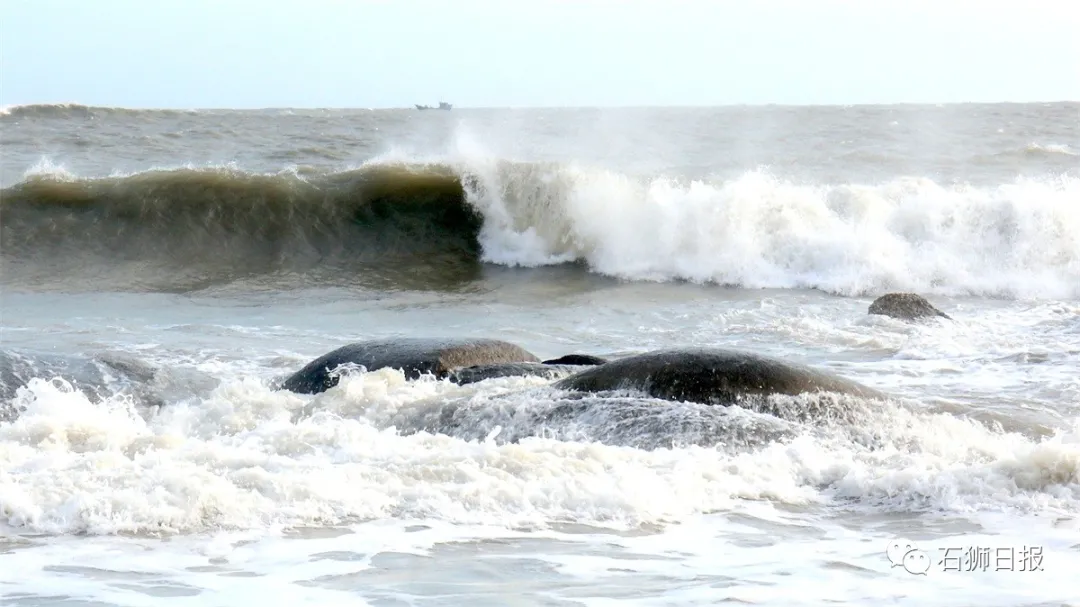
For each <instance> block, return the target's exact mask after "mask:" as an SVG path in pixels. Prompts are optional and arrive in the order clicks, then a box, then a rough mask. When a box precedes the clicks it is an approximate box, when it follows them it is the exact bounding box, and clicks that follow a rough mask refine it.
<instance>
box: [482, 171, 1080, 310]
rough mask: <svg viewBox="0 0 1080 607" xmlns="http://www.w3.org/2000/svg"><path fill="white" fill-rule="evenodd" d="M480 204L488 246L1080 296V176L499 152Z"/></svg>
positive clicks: (707, 268)
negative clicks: (619, 162) (984, 180)
mask: <svg viewBox="0 0 1080 607" xmlns="http://www.w3.org/2000/svg"><path fill="white" fill-rule="evenodd" d="M463 170H464V171H475V172H476V173H478V174H479V175H480V176H481V181H480V186H479V187H478V188H477V190H476V191H474V192H473V193H472V201H473V203H474V204H475V205H476V206H477V207H478V208H479V209H481V211H482V212H483V213H484V216H485V226H484V232H483V234H482V238H481V240H482V243H483V245H484V252H485V259H486V260H488V261H491V262H494V263H501V264H507V265H523V266H535V265H543V264H551V263H561V262H565V261H568V260H584V261H586V262H587V263H588V264H589V267H590V268H591V269H592V270H594V271H596V272H601V273H604V274H608V275H611V276H617V277H621V278H627V279H635V280H660V281H663V280H689V281H696V282H713V283H721V284H731V285H738V286H743V287H750V288H817V289H822V290H825V291H829V292H833V293H837V294H843V295H856V294H867V293H878V292H882V291H887V290H913V291H918V292H922V293H937V294H947V295H965V294H968V295H989V296H1007V297H1033V298H1072V297H1077V296H1080V180H1078V179H1075V178H1071V177H1067V176H1061V177H1058V178H1053V179H1051V178H1047V179H1043V180H1033V179H1019V180H1017V181H1015V182H1013V183H1007V184H1002V185H1000V186H998V187H994V188H977V187H970V186H943V185H940V184H937V183H934V182H933V181H931V180H929V179H923V178H910V179H901V180H896V181H891V182H888V183H884V184H878V185H858V184H840V185H820V186H809V185H799V184H794V183H791V182H788V181H785V180H783V179H779V178H776V177H773V176H771V175H769V174H768V173H767V172H763V171H758V172H751V173H747V174H745V175H743V176H742V177H740V178H738V179H735V180H733V181H727V182H709V181H694V182H690V183H683V182H679V181H676V180H672V179H667V178H657V179H652V180H639V179H634V178H631V177H628V176H625V175H621V174H618V173H613V172H608V171H599V170H591V169H582V168H576V167H572V166H543V165H515V164H501V163H500V164H496V165H486V166H483V167H480V168H475V167H473V166H471V165H468V164H466V165H465V167H464V168H463Z"/></svg>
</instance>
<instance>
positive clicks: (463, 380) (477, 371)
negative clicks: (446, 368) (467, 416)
mask: <svg viewBox="0 0 1080 607" xmlns="http://www.w3.org/2000/svg"><path fill="white" fill-rule="evenodd" d="M580 370H581V366H580V365H550V364H548V363H546V362H544V363H505V364H495V365H475V366H472V367H466V368H464V369H458V370H456V371H454V372H452V373H450V376H449V377H448V379H449V380H450V381H452V382H454V383H455V384H460V385H463V386H464V385H466V384H473V383H476V382H478V381H484V380H485V379H493V378H497V377H519V376H526V375H528V376H536V377H543V378H545V379H556V378H559V377H566V376H567V375H571V374H573V373H574V372H576V371H580Z"/></svg>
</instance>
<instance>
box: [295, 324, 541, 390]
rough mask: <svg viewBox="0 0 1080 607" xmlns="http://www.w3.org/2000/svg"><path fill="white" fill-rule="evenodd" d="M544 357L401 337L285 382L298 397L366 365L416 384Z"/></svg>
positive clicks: (333, 358) (476, 342)
mask: <svg viewBox="0 0 1080 607" xmlns="http://www.w3.org/2000/svg"><path fill="white" fill-rule="evenodd" d="M539 361H540V359H539V358H537V357H536V356H534V355H533V354H532V353H530V352H528V351H527V350H525V349H523V348H521V347H520V346H517V345H515V344H512V343H509V342H505V341H500V340H497V339H424V338H399V339H383V340H373V341H364V342H358V343H354V344H349V345H347V346H343V347H341V348H338V349H337V350H334V351H333V352H329V353H327V354H324V355H323V356H320V357H319V358H317V359H315V360H313V361H312V362H310V363H308V365H307V366H305V367H304V368H303V369H300V370H299V371H297V372H296V373H294V374H293V375H292V376H290V377H289V378H288V379H286V380H285V381H284V383H282V385H281V387H282V388H284V389H285V390H290V391H292V392H299V393H303V394H318V393H319V392H324V391H326V390H329V389H330V388H332V387H334V386H336V385H337V383H338V379H339V378H338V376H337V375H336V374H334V371H335V370H336V369H337V368H338V367H340V366H342V365H346V364H355V365H362V366H363V367H364V368H366V369H367V370H368V371H375V370H377V369H383V368H387V367H389V368H392V369H401V370H402V371H403V372H404V373H405V377H407V378H409V379H416V378H418V377H420V376H421V375H424V374H426V373H430V374H432V375H434V376H435V377H439V378H445V377H447V376H448V375H449V374H450V373H451V372H452V371H455V370H457V369H464V368H467V367H474V366H477V365H493V364H504V363H538V362H539Z"/></svg>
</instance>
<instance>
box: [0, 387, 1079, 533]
mask: <svg viewBox="0 0 1080 607" xmlns="http://www.w3.org/2000/svg"><path fill="white" fill-rule="evenodd" d="M508 382H519V383H518V384H516V385H511V384H510V383H508ZM530 382H533V384H534V385H535V384H539V383H541V382H540V380H537V379H535V378H533V379H522V378H517V379H509V380H498V381H493V382H486V383H485V384H479V385H477V386H474V387H471V388H470V387H459V386H454V385H451V384H448V383H446V382H436V381H419V382H407V381H405V379H404V376H403V375H402V374H401V373H400V372H398V371H391V370H381V371H376V372H372V373H366V374H359V375H355V376H350V377H346V378H345V379H344V381H343V382H342V383H341V384H340V385H339V386H338V387H337V388H335V389H333V390H331V391H329V392H327V393H325V394H323V395H320V396H317V397H315V400H316V402H315V403H314V404H315V406H314V407H313V408H312V407H310V406H309V405H311V403H310V402H308V401H310V397H301V396H297V395H294V394H291V393H286V392H274V391H271V390H269V389H267V388H266V387H265V385H264V384H263V382H261V381H259V380H256V379H253V378H250V377H247V378H243V377H237V378H235V379H232V380H229V381H226V382H225V383H223V384H222V386H221V387H219V388H218V389H217V390H216V391H215V392H213V394H211V395H210V396H209V397H208V398H206V399H204V400H200V401H195V402H190V403H187V404H183V403H178V404H173V405H171V406H170V407H169V408H167V409H165V410H162V411H161V412H160V413H158V414H156V415H153V416H150V417H148V418H147V419H144V418H143V417H141V416H140V415H138V414H136V412H135V411H134V409H133V408H132V406H131V403H130V402H129V401H127V400H125V399H122V398H117V399H113V400H112V401H109V402H107V403H106V404H105V405H93V404H91V403H90V402H89V401H87V400H86V399H85V397H83V396H82V395H81V394H79V393H78V392H75V391H72V390H71V389H70V387H69V386H67V385H66V384H65V383H64V382H62V381H59V380H57V381H53V382H47V381H44V380H34V381H32V382H31V384H30V385H29V387H27V388H25V389H23V390H22V391H21V393H20V396H19V399H18V400H19V402H18V404H19V405H21V406H24V407H25V408H26V411H25V412H24V413H23V414H22V415H21V416H20V417H19V419H17V420H16V421H14V422H11V423H6V424H3V425H0V513H2V515H0V520H3V521H4V522H5V523H6V524H7V525H8V526H9V528H12V527H13V528H15V529H21V530H24V531H37V532H47V533H71V532H80V531H81V532H88V533H116V532H139V531H163V532H195V531H205V530H212V529H219V528H264V527H266V526H268V525H320V524H344V523H349V522H352V521H358V520H370V519H386V518H423V519H432V520H442V521H447V522H452V523H458V524H479V523H495V524H500V525H503V526H507V527H515V526H522V525H526V526H537V525H538V526H540V527H544V526H547V525H551V524H555V523H558V522H561V521H572V522H575V523H580V524H590V525H598V526H606V527H613V528H626V527H628V526H631V527H632V526H638V525H642V524H655V523H665V522H673V521H678V520H683V519H685V518H686V517H689V516H695V515H700V514H701V513H705V512H713V511H718V510H719V511H723V510H726V509H729V508H731V507H732V506H733V504H734V503H735V502H736V501H737V500H771V501H775V502H779V503H783V504H789V505H807V504H819V505H822V506H825V507H834V506H838V505H841V504H844V503H846V502H847V500H849V499H856V500H858V502H859V503H862V504H864V505H865V506H866V507H870V508H872V509H873V510H875V511H878V510H884V511H891V510H894V509H895V510H897V511H900V512H907V511H910V510H911V509H912V508H915V509H930V510H937V511H947V512H957V513H966V512H972V511H991V512H998V511H1005V512H1016V513H1024V512H1029V513H1030V512H1039V513H1049V512H1069V511H1073V512H1075V511H1076V510H1077V509H1080V442H1078V441H1077V436H1080V435H1078V431H1080V428H1073V429H1072V430H1070V431H1069V432H1066V433H1062V434H1059V435H1058V436H1054V437H1052V438H1048V439H1045V440H1039V441H1036V440H1033V439H1031V438H1027V437H1024V436H1021V435H1018V434H1009V433H1004V432H1001V431H998V430H993V429H990V428H987V427H985V426H983V425H981V424H978V423H976V422H973V421H970V420H964V419H961V418H958V417H954V416H951V415H945V414H928V413H919V412H913V411H908V410H907V409H905V408H902V407H888V408H882V409H881V410H880V411H878V412H876V413H875V414H874V415H872V417H871V418H870V419H863V420H861V421H859V420H856V422H854V424H855V425H854V426H852V427H846V428H835V427H834V428H832V429H829V428H827V427H826V428H819V429H817V430H813V429H812V428H810V429H808V430H807V432H805V433H803V434H802V435H800V436H798V437H796V438H794V439H793V440H790V441H785V442H781V443H773V444H769V445H765V446H762V447H760V448H755V449H752V450H749V451H729V450H723V449H712V448H699V447H688V448H676V449H656V450H652V451H645V450H640V449H632V448H625V447H616V446H606V445H602V444H599V443H591V442H572V441H557V440H551V439H543V438H525V439H523V440H521V441H520V442H517V443H514V444H500V443H497V442H494V441H492V440H486V441H465V440H461V439H458V438H454V437H452V436H448V435H444V434H435V435H432V434H427V433H417V434H411V435H400V434H399V433H398V432H396V431H395V430H394V429H393V428H392V427H386V426H385V423H386V421H387V420H388V419H391V418H393V416H395V415H399V414H400V413H401V411H403V410H404V411H408V410H409V409H410V408H414V409H418V410H419V409H422V408H424V407H431V406H438V403H440V402H444V401H446V400H447V399H450V398H453V397H462V396H466V397H467V396H469V395H470V394H471V395H472V398H474V400H476V401H477V402H479V403H481V404H483V403H490V408H491V409H492V410H493V411H495V410H498V409H499V407H504V406H507V403H508V402H509V403H511V404H512V403H513V402H514V401H513V398H514V393H515V392H520V393H521V394H522V396H521V397H520V398H522V399H526V400H527V399H530V398H534V396H531V395H530V394H531V393H530V392H529V391H528V390H523V389H524V388H527V387H528V385H529V383H530ZM499 398H501V399H503V400H501V401H500V400H499ZM500 403H501V404H500ZM312 409H314V412H312ZM309 413H310V414H309ZM594 423H598V424H603V423H604V420H602V419H601V420H595V421H594ZM863 445H866V446H863ZM838 500H839V501H838Z"/></svg>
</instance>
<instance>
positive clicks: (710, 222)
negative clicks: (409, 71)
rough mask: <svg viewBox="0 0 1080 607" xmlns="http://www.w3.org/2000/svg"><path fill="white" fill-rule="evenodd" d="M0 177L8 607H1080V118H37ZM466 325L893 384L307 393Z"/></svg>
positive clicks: (376, 387) (933, 114)
mask: <svg viewBox="0 0 1080 607" xmlns="http://www.w3.org/2000/svg"><path fill="white" fill-rule="evenodd" d="M0 188H2V189H0V260H2V266H0V271H2V287H3V290H2V294H0V320H2V323H0V399H2V400H0V602H2V603H3V604H8V605H18V606H22V607H28V606H31V605H33V606H50V607H52V606H65V607H68V606H75V605H79V606H89V605H93V606H129V605H131V606H135V605H159V604H165V603H169V604H191V605H241V604H247V603H255V602H257V603H260V604H273V605H338V604H341V605H345V604H347V605H380V606H391V605H424V606H435V605H461V604H470V605H500V606H501V605H589V606H594V605H595V606H600V605H614V604H631V605H634V604H637V605H716V604H727V603H734V604H750V605H792V604H799V605H804V604H805V605H817V604H830V605H836V604H844V605H848V604H852V605H867V604H886V603H888V604H904V605H980V606H984V605H1008V606H1014V605H1047V606H1049V605H1078V604H1080V590H1078V587H1077V584H1076V581H1075V572H1076V571H1078V570H1080V104H1076V103H1058V104H1026V105H1023V104H1019V105H1018V104H1003V105H953V106H858V107H803V108H799V107H733V108H711V109H708V108H700V109H694V108H681V109H674V108H672V109H605V110H601V109H548V110H539V109H537V110H470V109H465V110H458V109H454V110H452V111H448V112H443V111H428V112H419V111H415V110H363V109H357V110H287V109H286V110H260V111H228V110H221V111H216V110H198V111H150V110H138V111H136V110H124V109H116V108H90V107H83V106H74V105H69V106H20V107H9V108H5V109H4V110H3V111H2V112H0ZM890 291H913V292H917V293H920V294H922V295H924V296H926V297H927V298H928V299H929V300H930V301H931V302H932V303H933V304H934V305H936V306H937V307H938V308H940V309H941V310H943V311H945V312H946V313H948V314H949V315H950V316H951V317H952V319H953V320H946V319H934V320H929V321H926V322H920V323H908V322H903V321H900V320H895V319H891V318H887V317H881V316H871V315H868V314H867V307H868V306H869V304H870V302H871V301H873V299H874V298H875V297H877V296H878V295H881V294H883V293H886V292H890ZM437 336H439V337H443V336H445V337H493V338H498V339H504V340H507V341H511V342H514V343H517V344H520V345H522V346H523V347H525V348H527V349H529V350H530V351H532V352H534V353H536V354H537V355H538V356H541V357H545V358H546V357H555V356H559V355H562V354H567V353H572V352H573V353H587V354H595V355H600V356H605V357H618V356H624V355H629V354H634V353H639V352H647V351H650V350H656V349H661V348H679V347H689V346H710V347H713V346H715V347H724V348H733V349H741V350H745V351H750V352H757V353H762V354H767V355H772V356H780V357H783V358H785V359H788V360H793V361H797V362H801V363H806V364H809V365H811V366H814V367H816V368H819V369H823V370H826V371H828V372H831V373H834V374H836V375H840V376H843V377H846V378H850V379H853V380H856V381H858V382H861V383H863V384H865V385H867V386H871V387H873V388H876V389H878V390H881V391H882V392H884V393H886V394H888V395H890V397H891V398H890V400H888V401H887V402H869V401H867V402H863V401H859V400H858V399H854V398H847V399H839V400H837V399H833V400H829V401H827V402H826V400H825V397H811V396H807V395H804V396H802V397H797V398H787V399H778V400H775V401H773V402H772V403H771V404H770V405H769V406H759V407H750V408H742V407H734V406H733V407H708V406H703V405H697V404H693V403H677V402H667V401H660V400H655V399H650V398H647V397H645V396H642V395H635V394H632V393H623V394H612V395H597V396H589V397H585V398H580V399H570V398H569V397H568V395H567V394H565V393H562V392H560V391H559V390H556V389H555V388H554V387H553V386H552V385H551V382H550V381H549V380H545V379H540V378H535V377H517V378H500V379H493V380H489V381H484V382H480V383H477V384H472V385H467V386H457V385H453V384H451V383H448V382H446V381H440V380H436V379H434V378H431V377H425V378H421V379H419V380H415V381H407V380H406V379H405V377H404V375H403V374H402V373H401V372H400V371H397V370H393V369H381V370H377V371H372V372H367V373H353V374H349V375H346V376H345V377H344V378H343V380H342V381H341V383H340V384H339V385H338V386H337V387H335V388H333V389H331V390H329V391H327V392H325V393H323V394H320V395H316V396H311V395H299V394H293V393H290V392H286V391H281V390H276V389H275V387H274V386H275V382H276V380H278V379H280V378H282V377H284V376H286V375H288V374H289V373H291V372H292V371H295V370H297V369H299V368H300V367H302V366H303V365H305V364H306V363H307V362H308V361H310V360H311V359H313V358H315V357H317V356H319V355H321V354H323V353H325V352H327V351H329V350H332V349H334V348H336V347H338V346H340V345H344V344H347V343H350V342H354V341H359V340H364V339H371V338H384V337H437ZM556 410H558V411H561V412H563V413H564V414H561V415H549V413H551V412H552V411H556ZM567 411H569V413H566V412H567Z"/></svg>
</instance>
